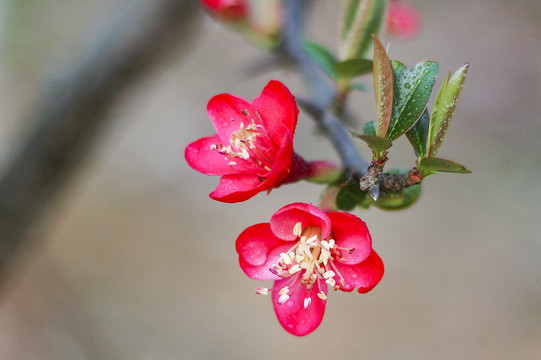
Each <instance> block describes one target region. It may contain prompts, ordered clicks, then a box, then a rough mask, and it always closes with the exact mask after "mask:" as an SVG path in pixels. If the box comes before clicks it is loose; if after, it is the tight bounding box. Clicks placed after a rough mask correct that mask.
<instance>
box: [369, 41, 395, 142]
mask: <svg viewBox="0 0 541 360" xmlns="http://www.w3.org/2000/svg"><path fill="white" fill-rule="evenodd" d="M373 72H374V95H375V97H376V107H377V115H378V116H377V123H376V124H377V126H376V135H377V136H379V137H381V138H385V137H386V136H387V131H388V130H389V124H390V122H391V115H392V112H393V69H392V67H391V61H390V60H389V57H388V56H387V52H386V51H385V49H384V48H383V45H381V42H380V41H379V39H378V38H377V37H376V36H374V62H373Z"/></svg>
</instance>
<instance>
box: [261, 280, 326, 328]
mask: <svg viewBox="0 0 541 360" xmlns="http://www.w3.org/2000/svg"><path fill="white" fill-rule="evenodd" d="M289 280H290V279H284V280H277V281H275V282H274V287H273V290H272V304H273V305H274V311H275V312H276V316H277V317H278V321H279V322H280V324H281V325H282V326H283V327H284V329H286V331H288V332H289V333H291V334H293V335H297V336H304V335H307V334H309V333H311V332H312V331H314V330H315V329H316V328H317V327H318V326H319V324H320V323H321V320H323V314H324V313H325V305H326V303H327V301H326V300H322V299H320V298H319V297H318V296H317V293H318V292H319V291H320V290H322V291H323V292H324V293H325V295H327V285H326V284H325V282H324V281H323V280H319V281H318V282H316V283H315V284H314V288H313V289H312V290H307V289H306V287H305V286H302V285H299V284H298V283H297V284H295V285H293V286H291V285H290V292H289V294H288V295H289V299H287V300H286V301H285V302H284V303H283V304H279V303H278V299H279V298H280V296H281V295H280V294H279V291H280V289H281V288H283V287H284V286H286V285H288V283H291V281H289ZM295 286H298V287H297V288H295ZM306 298H310V299H311V303H310V306H309V307H308V309H305V308H304V301H305V299H306Z"/></svg>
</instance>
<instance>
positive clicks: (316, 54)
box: [303, 41, 338, 79]
mask: <svg viewBox="0 0 541 360" xmlns="http://www.w3.org/2000/svg"><path fill="white" fill-rule="evenodd" d="M303 47H304V50H306V52H307V53H308V55H309V56H310V57H311V58H312V60H313V61H314V62H315V63H316V65H317V66H318V67H319V68H320V69H321V70H323V71H324V72H325V73H326V74H327V75H329V76H330V77H331V78H332V79H335V78H336V73H335V72H334V69H335V67H336V64H337V62H338V60H336V58H335V57H334V55H333V54H332V53H331V52H330V51H329V50H328V49H327V48H326V47H324V46H322V45H320V44H317V43H314V42H311V41H304V42H303Z"/></svg>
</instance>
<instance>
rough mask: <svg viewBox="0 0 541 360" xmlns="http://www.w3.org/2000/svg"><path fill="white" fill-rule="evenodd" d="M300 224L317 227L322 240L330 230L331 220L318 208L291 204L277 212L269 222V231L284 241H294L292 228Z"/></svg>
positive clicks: (309, 205)
mask: <svg viewBox="0 0 541 360" xmlns="http://www.w3.org/2000/svg"><path fill="white" fill-rule="evenodd" d="M298 222H300V223H301V224H302V227H303V228H305V227H307V226H317V227H319V228H320V229H321V236H322V238H326V237H327V236H328V235H329V233H330V229H331V220H330V219H329V217H328V216H327V215H325V213H324V212H323V211H322V210H321V209H319V208H318V207H316V206H314V205H312V204H305V203H293V204H289V205H286V206H284V207H283V208H281V209H280V210H278V211H277V212H276V213H275V214H274V215H273V216H272V217H271V220H270V224H271V229H272V231H273V232H274V234H275V235H276V236H278V237H279V238H280V239H284V240H295V239H296V238H297V236H296V235H294V234H293V228H294V227H295V225H296V224H297V223H298Z"/></svg>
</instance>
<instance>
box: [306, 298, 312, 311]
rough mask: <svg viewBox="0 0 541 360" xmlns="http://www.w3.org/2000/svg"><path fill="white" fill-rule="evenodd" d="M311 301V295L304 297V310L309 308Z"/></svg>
mask: <svg viewBox="0 0 541 360" xmlns="http://www.w3.org/2000/svg"><path fill="white" fill-rule="evenodd" d="M311 303H312V298H310V297H307V298H304V310H308V308H309V307H310V304H311Z"/></svg>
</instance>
